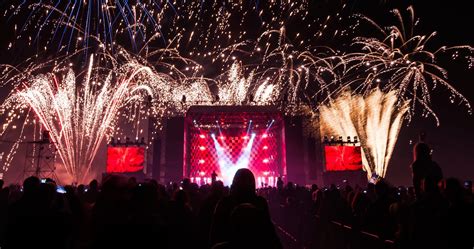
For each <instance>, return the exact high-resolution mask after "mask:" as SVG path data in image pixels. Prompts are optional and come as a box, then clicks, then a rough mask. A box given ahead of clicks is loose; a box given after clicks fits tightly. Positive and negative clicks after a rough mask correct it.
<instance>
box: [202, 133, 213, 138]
mask: <svg viewBox="0 0 474 249" xmlns="http://www.w3.org/2000/svg"><path fill="white" fill-rule="evenodd" d="M211 136H214V133H213V134H211ZM199 137H200V138H205V137H206V136H205V135H204V134H201V135H199Z"/></svg>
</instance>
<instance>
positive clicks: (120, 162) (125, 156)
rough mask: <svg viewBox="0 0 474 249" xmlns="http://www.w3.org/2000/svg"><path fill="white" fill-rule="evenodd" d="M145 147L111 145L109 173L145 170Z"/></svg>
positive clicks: (108, 155) (108, 151) (108, 152)
mask: <svg viewBox="0 0 474 249" xmlns="http://www.w3.org/2000/svg"><path fill="white" fill-rule="evenodd" d="M144 162H145V148H144V147H140V146H117V147H113V146H109V147H108V148H107V169H106V172H107V173H132V172H138V171H140V170H143V167H144Z"/></svg>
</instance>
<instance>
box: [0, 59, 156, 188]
mask: <svg viewBox="0 0 474 249" xmlns="http://www.w3.org/2000/svg"><path fill="white" fill-rule="evenodd" d="M93 66H94V61H93V57H92V56H91V59H90V62H89V67H88V69H87V71H86V72H85V75H84V78H83V81H82V83H80V84H78V83H77V80H78V78H79V76H77V75H76V74H74V72H73V71H72V70H71V69H68V70H67V71H66V72H65V73H64V74H62V75H61V76H63V78H58V77H57V76H56V74H52V73H50V74H42V75H37V76H33V77H31V78H28V79H27V81H26V82H23V89H21V90H19V91H17V92H15V93H14V94H13V95H11V96H10V97H9V98H8V99H7V101H6V102H5V104H4V106H2V107H3V108H2V109H11V108H14V109H18V110H22V109H29V108H31V109H32V110H33V112H34V114H35V116H36V117H37V119H38V120H39V122H40V123H41V125H42V127H43V129H45V130H47V131H49V133H50V137H51V140H52V142H53V143H54V144H55V146H56V148H57V150H58V154H59V156H60V158H61V160H62V162H63V166H64V168H65V169H66V171H67V173H68V174H70V175H71V176H72V177H73V178H74V181H75V182H78V181H79V182H82V181H83V180H84V179H85V178H86V177H87V174H88V173H89V171H90V168H91V163H92V160H93V159H94V157H95V155H96V153H97V150H98V148H99V146H100V145H101V144H102V141H103V140H104V138H106V137H107V136H109V135H111V133H112V132H113V130H114V122H116V121H117V119H118V117H119V113H120V110H121V109H122V108H123V106H124V105H132V104H133V102H138V101H139V100H140V96H152V97H155V96H154V94H155V92H154V91H153V89H152V87H153V86H154V85H156V84H161V83H157V82H160V81H162V80H163V79H162V78H160V77H158V76H157V75H156V74H154V73H153V72H152V71H151V69H150V68H148V67H144V66H141V65H140V64H132V63H128V64H126V65H124V66H123V67H121V68H118V69H117V70H118V73H116V74H115V75H114V74H113V73H112V72H110V73H108V74H107V75H105V77H104V75H100V74H97V72H95V71H94V70H93ZM150 82H151V83H150ZM7 126H8V125H7Z"/></svg>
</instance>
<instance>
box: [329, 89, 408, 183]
mask: <svg viewBox="0 0 474 249" xmlns="http://www.w3.org/2000/svg"><path fill="white" fill-rule="evenodd" d="M397 103H399V100H398V98H397V93H396V91H389V92H388V93H383V92H382V91H380V90H378V89H376V90H373V91H372V92H371V93H369V94H368V95H367V96H363V95H354V94H352V93H351V92H349V91H347V92H344V93H342V94H341V95H340V96H339V97H337V98H336V99H334V100H333V101H332V102H331V103H330V105H328V106H326V105H324V106H322V107H321V109H320V125H321V131H322V132H323V133H324V134H332V135H340V134H346V135H348V136H357V137H359V139H360V143H361V146H362V150H363V162H364V163H363V164H364V169H365V171H366V172H367V176H368V177H369V178H370V177H371V176H372V173H375V174H377V176H380V177H385V174H386V173H387V167H388V163H389V161H390V158H391V156H392V152H393V148H394V146H395V142H396V141H397V138H398V133H399V132H400V128H401V126H402V123H403V117H404V115H405V114H406V112H407V111H408V105H409V102H408V101H403V102H402V103H401V104H397Z"/></svg>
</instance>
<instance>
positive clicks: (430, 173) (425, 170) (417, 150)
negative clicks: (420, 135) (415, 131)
mask: <svg viewBox="0 0 474 249" xmlns="http://www.w3.org/2000/svg"><path fill="white" fill-rule="evenodd" d="M413 159H414V162H413V163H412V165H411V169H412V176H413V187H414V188H415V195H416V198H419V197H420V195H421V193H422V192H423V191H422V182H424V186H425V189H429V190H437V189H438V188H437V184H438V182H439V181H440V180H441V179H442V178H443V172H442V170H441V168H440V167H439V165H438V164H437V163H436V162H434V161H433V160H432V159H431V149H430V147H429V146H428V145H427V144H425V143H421V142H420V143H417V144H416V145H415V147H414V149H413Z"/></svg>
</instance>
